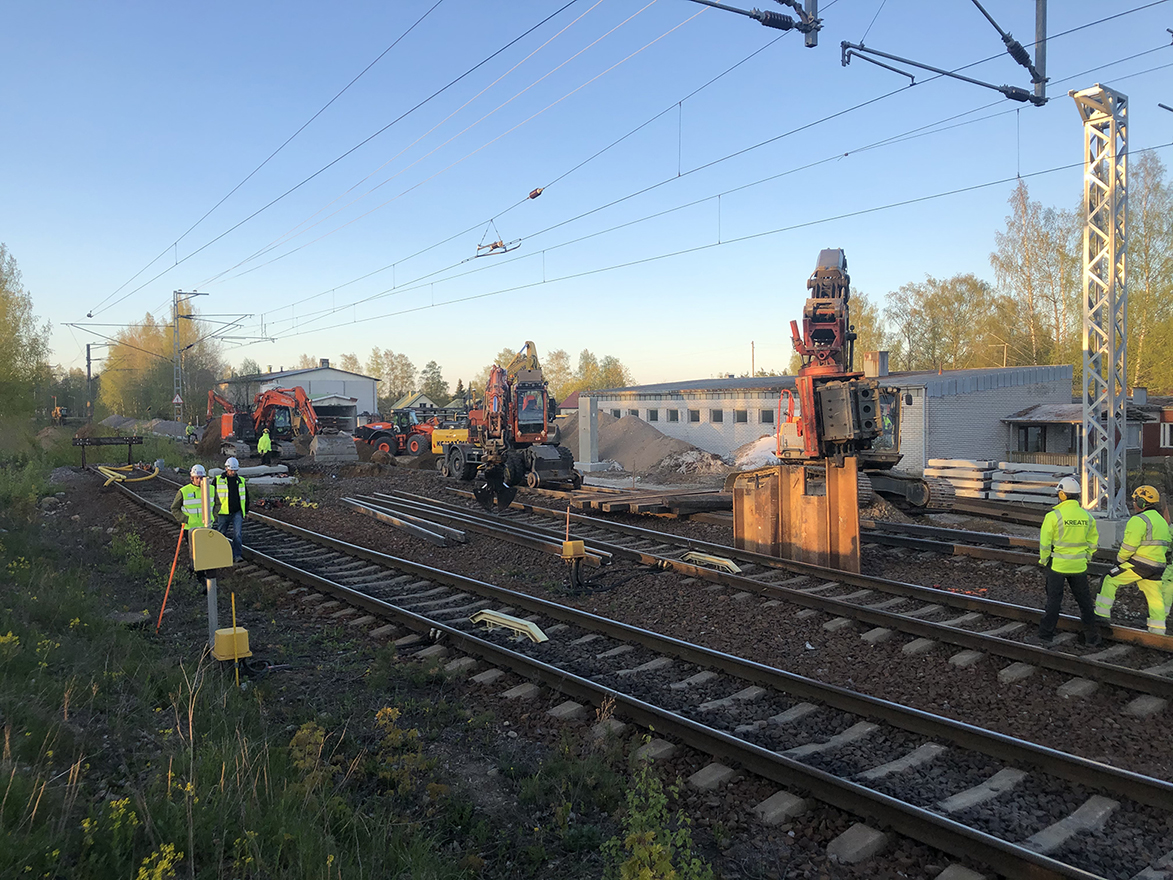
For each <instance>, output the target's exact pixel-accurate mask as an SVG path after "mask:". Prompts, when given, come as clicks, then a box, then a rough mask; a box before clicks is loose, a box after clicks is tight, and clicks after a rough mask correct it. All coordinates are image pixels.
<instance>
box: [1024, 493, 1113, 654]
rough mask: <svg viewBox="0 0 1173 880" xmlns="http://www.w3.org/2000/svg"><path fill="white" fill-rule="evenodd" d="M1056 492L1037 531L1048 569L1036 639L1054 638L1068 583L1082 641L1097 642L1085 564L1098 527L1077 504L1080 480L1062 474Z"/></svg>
mask: <svg viewBox="0 0 1173 880" xmlns="http://www.w3.org/2000/svg"><path fill="white" fill-rule="evenodd" d="M1057 491H1058V495H1059V503H1058V504H1056V505H1055V506H1054V507H1053V508H1051V510H1049V511H1047V515H1046V516H1044V517H1043V525H1042V528H1041V529H1040V530H1039V565H1043V566H1046V568H1047V606H1046V609H1045V610H1044V611H1043V617H1042V620H1040V621H1039V640H1040V641H1041V642H1043V643H1044V644H1050V643H1051V641H1052V640H1053V639H1054V638H1055V626H1056V625H1057V624H1058V623H1059V607H1060V605H1062V604H1063V585H1064V583H1067V584H1069V585H1070V586H1071V594H1072V595H1073V596H1075V601H1076V604H1078V605H1079V613H1080V617H1081V619H1082V620H1083V637H1084V643H1085V644H1087V645H1089V646H1092V645H1098V644H1099V643H1100V634H1099V632H1098V631H1097V630H1096V615H1095V607H1094V606H1093V605H1092V596H1091V592H1090V590H1089V589H1088V583H1087V563H1088V560H1089V559H1091V558H1092V554H1094V553H1095V552H1096V547H1097V546H1099V543H1100V535H1099V530H1098V529H1097V528H1096V521H1095V520H1094V519H1092V517H1091V514H1089V513H1088V512H1087V511H1086V510H1084V509H1083V508H1082V507H1080V505H1079V494H1080V490H1079V480H1077V479H1075V478H1074V477H1064V478H1063V479H1062V480H1060V481H1059V485H1058V487H1057Z"/></svg>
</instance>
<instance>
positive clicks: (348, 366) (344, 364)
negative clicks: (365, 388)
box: [338, 352, 362, 373]
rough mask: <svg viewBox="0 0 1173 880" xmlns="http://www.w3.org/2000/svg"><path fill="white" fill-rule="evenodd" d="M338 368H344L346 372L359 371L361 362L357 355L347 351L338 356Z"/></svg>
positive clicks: (360, 370)
mask: <svg viewBox="0 0 1173 880" xmlns="http://www.w3.org/2000/svg"><path fill="white" fill-rule="evenodd" d="M338 369H340V370H346V371H347V372H348V373H361V372H362V364H361V363H360V362H359V359H358V355H356V354H353V353H351V352H347V353H346V354H344V355H342V357H340V358H338Z"/></svg>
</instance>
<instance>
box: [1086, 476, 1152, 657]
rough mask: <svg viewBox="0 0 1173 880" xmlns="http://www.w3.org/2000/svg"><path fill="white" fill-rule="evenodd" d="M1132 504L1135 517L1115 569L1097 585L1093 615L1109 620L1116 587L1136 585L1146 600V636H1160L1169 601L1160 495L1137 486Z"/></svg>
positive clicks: (1131, 521)
mask: <svg viewBox="0 0 1173 880" xmlns="http://www.w3.org/2000/svg"><path fill="white" fill-rule="evenodd" d="M1131 500H1132V509H1133V510H1134V511H1135V512H1136V515H1135V516H1133V517H1132V518H1131V519H1130V520H1129V521H1128V524H1127V525H1126V526H1125V527H1124V539H1123V540H1122V541H1121V542H1120V550H1119V551H1118V552H1117V554H1116V566H1115V567H1114V568H1113V569H1112V570H1111V571H1109V572H1108V573H1107V574H1106V575H1105V576H1104V580H1103V583H1101V584H1100V594H1099V595H1098V596H1096V614H1097V616H1099V617H1100V619H1101V620H1111V619H1112V603H1113V602H1115V601H1116V589H1117V587H1122V586H1124V585H1125V584H1136V586H1137V588H1138V589H1139V590H1140V591H1141V592H1142V593H1143V594H1144V597H1145V599H1146V600H1148V606H1149V620H1148V629H1149V632H1151V633H1157V634H1158V635H1162V636H1163V635H1165V618H1166V617H1168V615H1169V599H1170V598H1171V597H1170V596H1168V595H1164V594H1163V589H1164V590H1168V587H1164V588H1163V587H1162V583H1161V579H1162V577H1163V575H1164V574H1165V560H1166V557H1167V554H1168V552H1169V523H1167V522H1166V521H1165V517H1164V516H1163V515H1162V514H1161V511H1160V506H1161V493H1160V492H1158V491H1157V490H1156V488H1155V487H1153V486H1139V487H1138V488H1137V489H1136V490H1135V491H1134V492H1133V493H1132V499H1131Z"/></svg>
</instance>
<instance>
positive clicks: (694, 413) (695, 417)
mask: <svg viewBox="0 0 1173 880" xmlns="http://www.w3.org/2000/svg"><path fill="white" fill-rule="evenodd" d="M688 420H689V421H690V422H699V421H700V420H701V411H700V410H699V409H690V410H689V411H688Z"/></svg>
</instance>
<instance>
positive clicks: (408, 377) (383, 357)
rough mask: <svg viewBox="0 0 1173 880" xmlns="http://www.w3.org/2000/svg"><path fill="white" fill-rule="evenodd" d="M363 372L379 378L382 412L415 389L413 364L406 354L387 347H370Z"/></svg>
mask: <svg viewBox="0 0 1173 880" xmlns="http://www.w3.org/2000/svg"><path fill="white" fill-rule="evenodd" d="M365 372H366V374H367V375H368V376H374V377H375V378H376V379H378V380H379V410H380V411H382V412H384V413H386V412H389V411H390V410H391V405H392V404H394V403H395V401H397V400H399V398H401V397H403V396H404V395H405V394H410V393H411V392H412V391H414V390H415V375H416V370H415V364H413V363H412V362H411V358H409V357H408V356H407V355H405V354H399V353H396V352H394V351H392V350H391V349H389V348H385V349H379V348H372V349H371V354H370V356H369V357H368V358H367V363H366V370H365Z"/></svg>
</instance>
